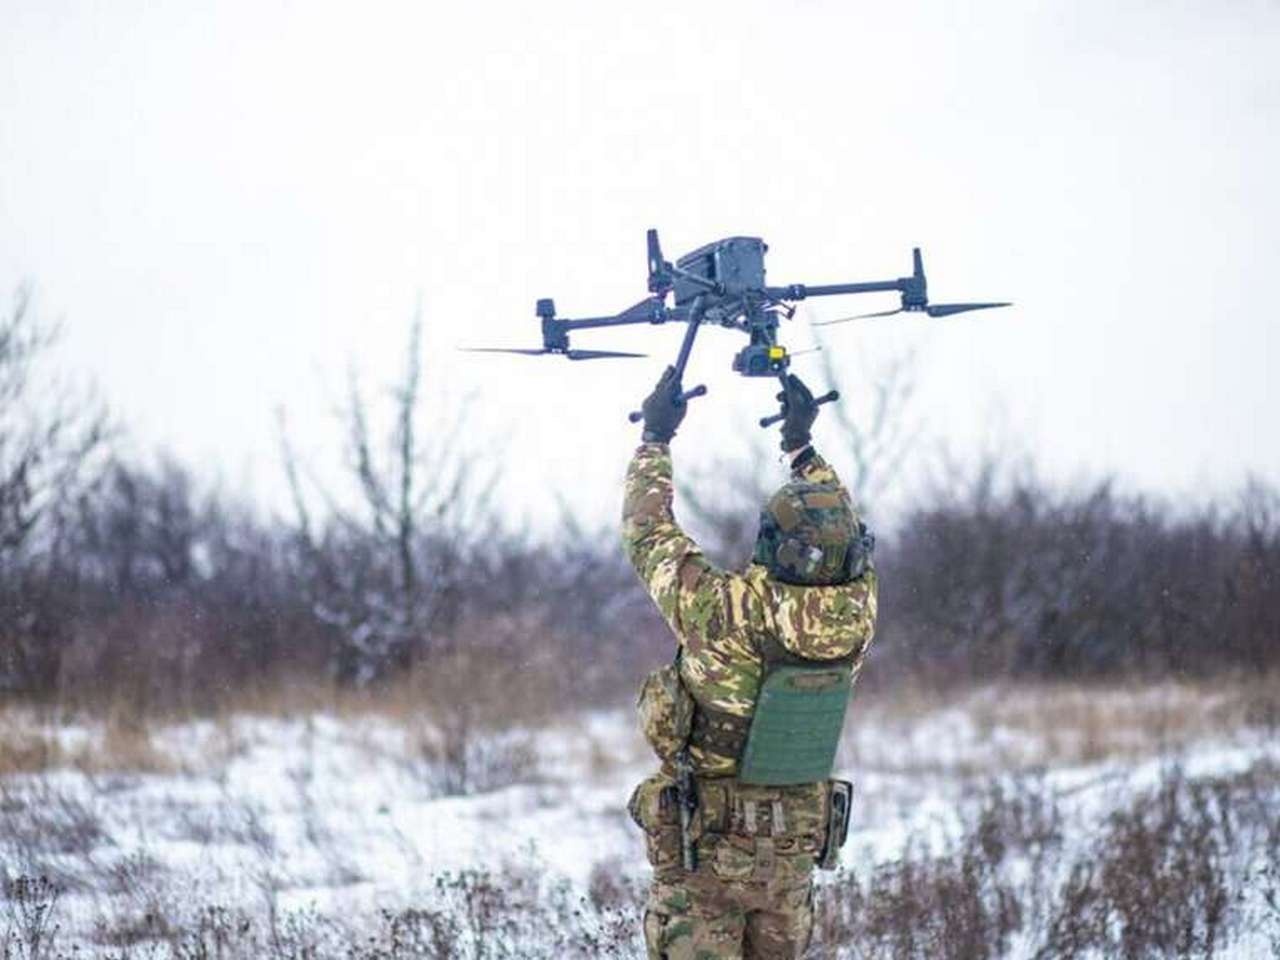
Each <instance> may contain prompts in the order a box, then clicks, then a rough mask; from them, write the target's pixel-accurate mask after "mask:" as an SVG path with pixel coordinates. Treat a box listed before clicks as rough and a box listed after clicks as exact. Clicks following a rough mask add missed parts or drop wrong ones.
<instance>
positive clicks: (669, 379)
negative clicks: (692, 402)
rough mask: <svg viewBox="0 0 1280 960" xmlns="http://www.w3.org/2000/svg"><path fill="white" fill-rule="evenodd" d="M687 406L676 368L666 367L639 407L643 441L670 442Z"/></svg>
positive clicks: (687, 402)
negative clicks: (642, 426) (642, 404)
mask: <svg viewBox="0 0 1280 960" xmlns="http://www.w3.org/2000/svg"><path fill="white" fill-rule="evenodd" d="M688 408H689V401H687V400H685V398H684V387H683V386H682V385H681V383H680V377H679V375H678V374H677V373H676V368H675V367H667V369H666V370H664V371H663V372H662V376H661V377H659V378H658V383H657V386H655V387H654V388H653V393H651V394H649V396H648V397H646V398H645V401H644V406H643V407H641V409H642V410H643V411H644V434H643V439H644V442H645V443H670V442H671V438H672V437H674V436H675V435H676V429H677V428H678V427H679V426H680V421H682V420H683V419H684V415H685V413H686V412H687V411H688Z"/></svg>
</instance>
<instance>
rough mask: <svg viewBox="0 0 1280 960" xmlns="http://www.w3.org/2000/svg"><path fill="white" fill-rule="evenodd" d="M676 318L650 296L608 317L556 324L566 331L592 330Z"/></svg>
mask: <svg viewBox="0 0 1280 960" xmlns="http://www.w3.org/2000/svg"><path fill="white" fill-rule="evenodd" d="M672 319H677V318H676V317H675V311H673V310H669V309H668V308H667V306H666V305H665V304H664V303H663V302H662V301H661V300H660V299H658V298H656V297H650V298H649V299H647V300H641V301H640V302H639V303H637V304H636V305H635V306H633V307H628V308H627V309H626V310H623V311H622V312H621V313H616V314H614V315H612V316H609V317H583V318H581V319H578V320H559V319H557V320H556V321H555V323H556V325H557V326H558V327H559V328H560V329H561V330H563V331H564V332H566V333H568V332H569V331H570V330H592V329H596V328H598V327H626V326H630V325H632V324H637V323H666V322H667V321H668V320H672Z"/></svg>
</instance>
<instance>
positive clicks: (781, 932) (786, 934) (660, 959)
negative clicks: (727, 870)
mask: <svg viewBox="0 0 1280 960" xmlns="http://www.w3.org/2000/svg"><path fill="white" fill-rule="evenodd" d="M789 872H790V871H788V873H789ZM812 933H813V883H812V880H811V878H810V877H809V875H808V873H807V872H806V873H805V876H804V879H802V880H795V878H794V877H792V878H791V879H789V880H788V881H786V882H782V883H777V882H775V883H756V882H751V881H741V880H738V881H734V880H728V881H726V880H721V879H719V878H717V877H716V876H715V875H714V874H713V873H712V872H711V871H710V869H709V868H703V869H701V870H698V871H695V872H694V873H691V874H688V875H686V876H684V877H682V878H680V879H675V880H670V881H664V880H654V882H653V885H652V887H651V888H650V890H649V901H648V904H647V905H646V907H645V912H644V941H645V945H646V947H647V948H648V954H649V960H799V958H800V957H801V956H802V955H803V954H804V951H805V948H806V947H807V946H808V945H809V937H810V936H811V934H812Z"/></svg>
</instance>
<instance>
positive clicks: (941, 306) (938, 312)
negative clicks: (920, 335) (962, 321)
mask: <svg viewBox="0 0 1280 960" xmlns="http://www.w3.org/2000/svg"><path fill="white" fill-rule="evenodd" d="M1011 306H1013V304H1012V303H1010V302H1009V301H1005V302H1004V303H931V304H929V306H927V307H925V308H924V312H925V313H927V314H928V315H929V316H931V317H949V316H951V315H952V314H953V313H965V312H967V311H969V310H992V309H994V308H996V307H1011Z"/></svg>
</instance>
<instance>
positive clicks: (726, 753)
mask: <svg viewBox="0 0 1280 960" xmlns="http://www.w3.org/2000/svg"><path fill="white" fill-rule="evenodd" d="M759 647H760V653H761V655H762V657H763V659H764V676H763V678H762V680H761V683H760V692H759V694H758V695H757V696H756V702H755V706H754V708H753V709H752V712H751V715H750V716H748V717H739V716H737V715H735V714H731V713H726V712H724V711H722V710H716V709H714V708H710V707H705V706H703V705H702V704H700V703H699V704H697V706H696V709H695V711H694V714H693V728H692V731H691V733H690V737H689V742H690V744H691V745H692V746H695V747H698V748H699V749H701V750H703V751H705V752H708V753H715V754H719V755H720V756H722V757H735V758H737V761H738V773H737V778H738V780H739V781H741V782H742V783H747V784H759V785H762V786H784V785H791V784H800V783H815V782H817V781H820V780H826V779H827V778H828V777H829V776H830V775H831V771H832V767H833V766H834V765H835V757H836V748H837V746H839V743H840V733H841V731H842V730H843V729H844V716H845V711H846V709H847V708H848V705H849V690H850V680H851V675H852V671H853V664H854V661H855V660H856V659H857V653H858V651H852V652H850V653H849V654H847V655H846V656H843V657H838V658H836V659H834V660H806V659H804V658H803V657H799V656H796V655H795V654H793V653H791V652H790V651H789V650H787V649H786V647H784V646H783V645H782V643H781V642H779V641H778V640H777V639H776V638H774V637H773V636H771V635H765V636H764V637H763V638H762V639H761V640H760V641H759Z"/></svg>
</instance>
